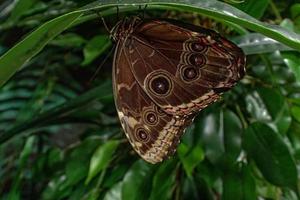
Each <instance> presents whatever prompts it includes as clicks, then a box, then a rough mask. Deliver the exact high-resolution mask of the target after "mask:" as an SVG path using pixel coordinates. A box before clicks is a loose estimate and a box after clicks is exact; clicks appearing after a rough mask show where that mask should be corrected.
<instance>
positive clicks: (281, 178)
mask: <svg viewBox="0 0 300 200" xmlns="http://www.w3.org/2000/svg"><path fill="white" fill-rule="evenodd" d="M243 142H244V147H245V149H246V151H247V153H248V155H249V156H250V157H251V158H252V159H253V160H254V161H255V163H256V165H257V167H258V168H259V170H260V171H261V172H262V174H263V175H264V177H265V178H266V179H267V180H268V181H270V182H271V183H272V184H274V185H278V186H281V187H290V188H291V189H293V190H294V191H298V189H297V177H298V173H297V168H296V165H295V162H294V160H293V158H292V155H291V153H290V152H289V150H288V147H287V145H286V144H285V143H284V142H283V139H282V138H281V137H280V135H279V134H278V133H276V132H274V131H273V130H272V129H271V128H270V127H269V126H267V125H265V124H263V123H259V122H256V123H253V124H251V125H250V126H249V127H248V129H247V130H246V131H245V135H244V139H243Z"/></svg>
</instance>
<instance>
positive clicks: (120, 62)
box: [111, 17, 245, 163]
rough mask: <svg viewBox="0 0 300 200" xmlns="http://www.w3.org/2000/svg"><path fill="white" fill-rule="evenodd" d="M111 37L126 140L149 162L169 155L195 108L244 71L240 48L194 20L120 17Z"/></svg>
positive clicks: (213, 98)
mask: <svg viewBox="0 0 300 200" xmlns="http://www.w3.org/2000/svg"><path fill="white" fill-rule="evenodd" d="M111 37H112V39H113V40H114V41H115V42H117V46H116V51H115V56H114V65H113V88H114V96H115V104H116V108H117V111H118V115H119V118H120V121H121V124H122V127H123V129H124V131H125V134H126V136H127V138H128V139H129V142H130V143H131V145H132V146H133V147H134V149H135V151H136V152H137V153H138V154H139V155H140V156H141V157H142V158H143V159H144V160H146V161H148V162H150V163H157V162H161V161H163V160H164V159H165V158H167V157H169V156H170V155H172V154H173V153H174V152H175V151H176V147H177V145H178V143H179V141H180V137H181V135H182V134H183V132H184V130H185V128H186V127H187V126H188V125H189V124H191V122H192V121H193V119H194V117H195V116H196V115H197V113H199V111H200V110H202V109H204V108H205V107H207V106H208V105H209V104H211V103H213V102H215V101H216V100H218V99H219V98H220V95H221V94H222V92H224V91H226V90H228V89H230V88H231V87H233V86H234V85H235V84H236V82H237V81H239V80H240V79H241V78H242V77H243V76H244V74H245V55H244V53H243V51H242V50H241V49H240V48H238V47H237V46H236V45H235V44H233V43H232V42H230V41H228V40H227V39H225V38H224V37H222V36H220V35H219V34H217V33H216V32H214V31H212V30H208V29H204V28H201V27H197V26H194V25H188V24H182V23H179V22H174V21H173V22H172V21H165V20H142V19H140V18H138V17H132V18H125V19H123V20H121V21H119V22H118V23H117V25H116V26H115V27H114V28H113V30H112V34H111Z"/></svg>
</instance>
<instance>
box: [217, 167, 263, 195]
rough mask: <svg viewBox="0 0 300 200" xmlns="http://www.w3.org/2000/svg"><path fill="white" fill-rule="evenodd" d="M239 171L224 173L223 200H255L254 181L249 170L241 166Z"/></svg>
mask: <svg viewBox="0 0 300 200" xmlns="http://www.w3.org/2000/svg"><path fill="white" fill-rule="evenodd" d="M239 170H240V171H234V172H232V173H226V174H225V175H224V177H223V196H222V199H223V200H231V199H241V200H254V199H257V196H256V192H255V181H254V178H253V176H252V174H251V171H250V168H249V167H246V166H242V168H241V169H239Z"/></svg>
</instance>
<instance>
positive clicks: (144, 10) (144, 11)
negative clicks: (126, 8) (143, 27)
mask: <svg viewBox="0 0 300 200" xmlns="http://www.w3.org/2000/svg"><path fill="white" fill-rule="evenodd" d="M147 6H148V5H147V4H145V7H144V9H143V19H144V18H145V13H146V8H147Z"/></svg>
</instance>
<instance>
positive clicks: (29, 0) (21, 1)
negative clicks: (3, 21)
mask: <svg viewBox="0 0 300 200" xmlns="http://www.w3.org/2000/svg"><path fill="white" fill-rule="evenodd" d="M36 2H37V0H17V3H16V5H15V7H14V9H13V11H12V13H11V15H10V18H9V20H12V21H17V20H18V19H19V18H20V17H21V16H22V15H23V14H24V13H25V12H26V11H27V10H29V9H31V8H32V7H33V6H34V4H35V3H36Z"/></svg>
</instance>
